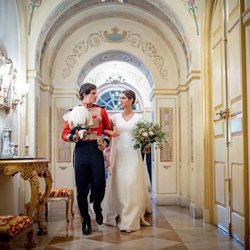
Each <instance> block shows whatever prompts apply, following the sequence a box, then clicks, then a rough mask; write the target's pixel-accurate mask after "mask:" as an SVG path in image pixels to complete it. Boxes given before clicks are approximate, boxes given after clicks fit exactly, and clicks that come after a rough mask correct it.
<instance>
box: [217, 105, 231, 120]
mask: <svg viewBox="0 0 250 250" xmlns="http://www.w3.org/2000/svg"><path fill="white" fill-rule="evenodd" d="M216 115H219V116H220V118H222V119H227V118H229V117H230V109H229V108H226V109H224V110H222V109H221V110H220V112H219V113H216Z"/></svg>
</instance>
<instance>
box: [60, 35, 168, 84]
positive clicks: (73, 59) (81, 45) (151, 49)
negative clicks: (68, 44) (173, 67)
mask: <svg viewBox="0 0 250 250" xmlns="http://www.w3.org/2000/svg"><path fill="white" fill-rule="evenodd" d="M124 32H125V31H123V33H124ZM110 42H113V41H112V40H110V39H109V38H107V36H106V31H100V32H97V33H92V34H90V35H89V36H88V38H87V39H86V40H81V41H80V42H78V43H77V44H75V45H74V47H73V48H72V52H71V54H70V55H68V56H67V58H66V59H65V62H64V63H65V67H64V68H63V72H62V76H63V78H64V79H66V78H67V77H68V76H69V75H70V74H71V69H73V67H74V66H75V65H76V64H77V60H78V59H79V58H80V57H81V56H82V55H83V54H85V53H86V52H88V50H90V49H92V48H95V47H99V46H100V45H101V44H103V43H110ZM116 42H117V41H116ZM120 43H126V44H128V45H130V46H131V47H134V48H137V49H139V50H141V51H142V52H143V53H144V54H145V55H146V56H148V57H150V58H151V59H152V61H153V64H154V65H155V66H156V68H157V69H158V71H159V73H160V76H161V77H162V78H163V79H164V80H168V71H167V69H165V68H164V63H165V60H164V58H163V57H162V56H161V55H159V53H158V50H157V48H156V47H155V45H154V44H153V43H151V42H150V41H147V40H144V39H143V37H142V36H141V35H140V34H137V33H133V32H131V31H126V36H125V37H123V39H121V40H120Z"/></svg>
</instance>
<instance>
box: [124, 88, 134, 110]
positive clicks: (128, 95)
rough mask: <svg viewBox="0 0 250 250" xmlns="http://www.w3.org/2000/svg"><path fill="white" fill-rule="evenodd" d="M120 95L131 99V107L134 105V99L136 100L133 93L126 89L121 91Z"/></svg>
mask: <svg viewBox="0 0 250 250" xmlns="http://www.w3.org/2000/svg"><path fill="white" fill-rule="evenodd" d="M122 94H124V95H125V96H126V97H127V98H128V99H129V100H130V99H133V102H132V106H133V105H134V103H135V99H136V96H135V92H134V91H133V90H130V89H126V90H123V91H122Z"/></svg>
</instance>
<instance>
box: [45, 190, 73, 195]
mask: <svg viewBox="0 0 250 250" xmlns="http://www.w3.org/2000/svg"><path fill="white" fill-rule="evenodd" d="M72 191H73V190H72V189H70V188H52V189H51V192H50V196H49V197H69V196H70V195H72Z"/></svg>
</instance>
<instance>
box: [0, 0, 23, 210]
mask: <svg viewBox="0 0 250 250" xmlns="http://www.w3.org/2000/svg"><path fill="white" fill-rule="evenodd" d="M0 30H1V32H0V49H1V50H2V51H3V52H4V53H5V55H6V56H7V57H8V58H10V59H11V60H12V61H13V65H14V67H15V68H19V65H20V45H19V44H20V34H19V17H18V10H17V4H16V0H8V1H6V0H0ZM16 119H17V114H16V113H13V110H11V111H10V112H9V113H6V111H5V110H4V109H0V135H1V140H0V149H1V152H0V155H1V153H2V131H3V128H4V127H10V128H11V129H12V130H15V129H17V121H16ZM18 183H19V178H18V176H15V177H9V176H3V175H1V176H0V187H1V188H0V199H3V198H5V202H1V206H0V214H9V213H18V212H19V197H18V191H19V190H18ZM10 194H11V196H12V199H6V197H10Z"/></svg>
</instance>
